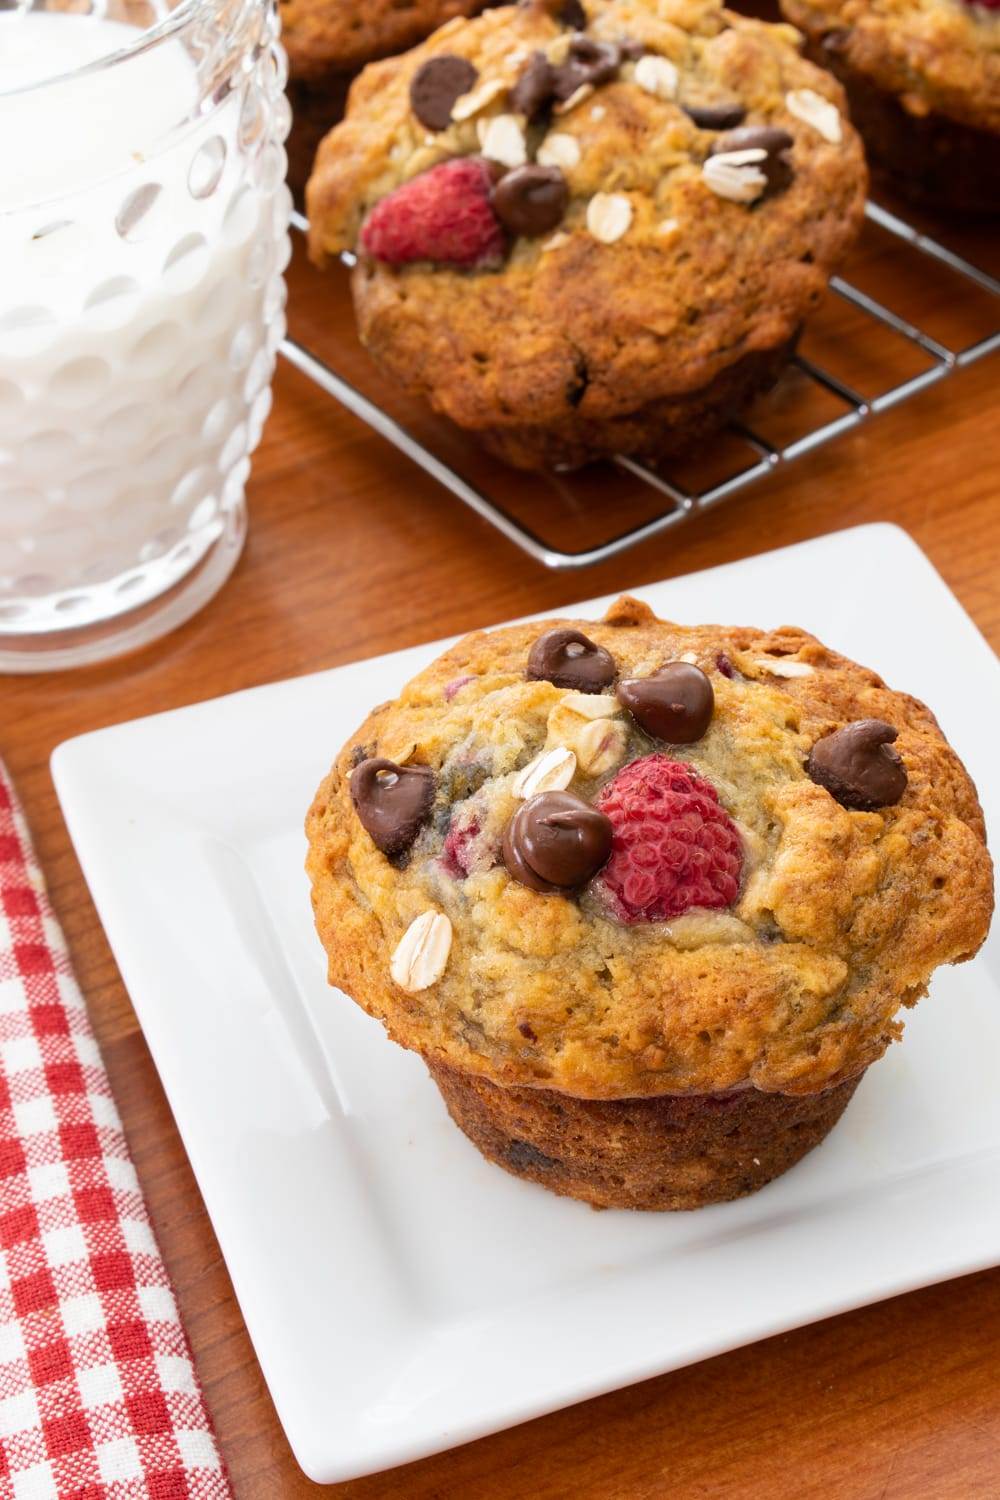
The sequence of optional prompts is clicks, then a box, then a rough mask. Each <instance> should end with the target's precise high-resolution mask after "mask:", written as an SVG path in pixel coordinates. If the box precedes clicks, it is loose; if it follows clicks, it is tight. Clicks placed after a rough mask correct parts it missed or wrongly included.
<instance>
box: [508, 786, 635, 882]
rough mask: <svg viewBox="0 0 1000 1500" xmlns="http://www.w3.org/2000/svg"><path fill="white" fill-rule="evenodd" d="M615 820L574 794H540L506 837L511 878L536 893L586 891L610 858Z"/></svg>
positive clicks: (522, 809)
mask: <svg viewBox="0 0 1000 1500" xmlns="http://www.w3.org/2000/svg"><path fill="white" fill-rule="evenodd" d="M611 836H612V828H611V819H610V818H606V817H605V816H604V814H603V813H602V812H598V811H597V808H596V807H591V806H590V803H589V802H584V801H583V800H582V798H580V797H574V796H573V793H572V792H541V793H539V795H538V796H537V797H531V798H529V800H528V801H527V802H523V803H522V804H521V806H520V807H519V808H518V810H517V812H516V813H515V814H514V816H513V817H512V818H511V820H510V822H509V823H508V824H507V828H506V831H505V833H504V836H503V862H504V864H505V865H506V866H507V870H508V873H509V874H510V875H512V876H513V878H514V879H515V880H519V881H520V882H521V884H522V885H526V886H529V887H530V888H531V889H532V890H533V891H567V890H575V889H577V888H578V887H579V886H581V885H586V883H587V881H588V880H589V879H590V878H591V876H592V875H596V874H597V872H598V870H599V869H600V868H601V866H602V865H603V864H604V863H605V862H606V860H607V858H608V855H609V854H610V853H611Z"/></svg>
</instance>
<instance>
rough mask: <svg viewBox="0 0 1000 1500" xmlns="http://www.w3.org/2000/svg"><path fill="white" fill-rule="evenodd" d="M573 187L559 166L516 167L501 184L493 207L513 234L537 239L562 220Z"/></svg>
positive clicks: (502, 179) (495, 192) (497, 188)
mask: <svg viewBox="0 0 1000 1500" xmlns="http://www.w3.org/2000/svg"><path fill="white" fill-rule="evenodd" d="M568 202H569V188H568V186H567V184H566V179H565V177H564V176H563V174H562V173H561V172H560V170H559V168H558V167H539V166H527V167H516V168H515V169H514V171H513V172H508V173H507V174H506V175H505V176H504V177H503V178H501V180H500V182H499V183H498V184H497V186H496V189H495V190H494V193H493V208H494V210H495V211H496V216H497V218H498V219H499V220H500V222H501V224H502V225H503V226H504V228H505V229H509V230H510V232H511V234H519V235H525V236H526V237H527V238H528V239H535V238H537V236H538V235H540V234H548V232H549V230H550V229H555V227H556V225H557V224H560V223H561V222H562V217H563V214H564V213H565V212H566V205H567V203H568Z"/></svg>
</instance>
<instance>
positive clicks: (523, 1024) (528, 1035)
mask: <svg viewBox="0 0 1000 1500" xmlns="http://www.w3.org/2000/svg"><path fill="white" fill-rule="evenodd" d="M517 1029H518V1031H519V1032H520V1033H521V1035H522V1036H523V1037H524V1038H525V1040H526V1041H529V1042H537V1041H538V1038H537V1036H536V1035H535V1033H534V1031H533V1030H532V1028H531V1027H530V1026H529V1025H528V1023H527V1021H518V1023H517Z"/></svg>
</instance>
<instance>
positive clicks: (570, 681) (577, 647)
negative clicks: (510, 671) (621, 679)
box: [527, 629, 618, 693]
mask: <svg viewBox="0 0 1000 1500" xmlns="http://www.w3.org/2000/svg"><path fill="white" fill-rule="evenodd" d="M617 675H618V669H617V668H616V666H615V662H614V657H613V656H612V655H611V653H610V652H608V651H605V649H604V647H603V646H598V645H597V643H596V642H595V641H592V640H591V639H590V637H589V636H586V635H584V634H583V632H582V631H581V630H563V629H558V630H547V631H546V632H545V634H544V635H540V636H539V637H538V639H537V641H536V642H535V644H534V645H533V646H532V648H531V650H530V651H529V653H528V671H527V676H528V680H529V682H539V681H541V682H554V683H555V685H556V687H561V688H574V689H575V690H576V691H577V692H578V693H603V691H604V689H605V688H606V687H610V686H611V684H612V683H613V682H614V680H615V678H616V676H617Z"/></svg>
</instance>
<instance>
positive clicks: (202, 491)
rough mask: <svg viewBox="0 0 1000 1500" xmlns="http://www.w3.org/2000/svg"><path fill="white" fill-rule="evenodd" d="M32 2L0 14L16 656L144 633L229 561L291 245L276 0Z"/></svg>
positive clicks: (174, 621) (5, 396) (5, 522)
mask: <svg viewBox="0 0 1000 1500" xmlns="http://www.w3.org/2000/svg"><path fill="white" fill-rule="evenodd" d="M0 3H2V0H0ZM43 3H44V4H45V6H46V8H45V9H41V8H37V9H32V7H31V6H30V5H22V6H19V7H18V8H16V9H0V140H2V141H3V142H4V145H3V149H2V151H0V671H7V672H12V671H13V672H19V671H38V670H41V669H45V668H60V667H68V666H75V665H80V664H83V663H87V662H93V661H98V660H101V659H103V658H105V657H108V656H112V655H115V654H117V653H119V652H121V651H125V650H129V649H132V648H133V647H135V646H139V645H142V644H145V643H146V642H148V641H150V640H153V639H155V638H156V637H157V636H159V635H162V634H163V633H164V632H165V631H167V630H170V629H172V628H173V627H174V626H176V625H178V624H180V623H181V621H183V620H185V619H187V618H188V617H189V616H190V615H192V614H193V613H194V612H195V611H196V610H197V609H199V608H201V606H202V605H203V604H205V603H206V602H207V600H208V599H210V598H211V597H212V595H213V594H214V593H215V592H216V590H217V589H218V588H219V587H220V586H221V584H222V583H223V582H224V581H225V580H226V578H227V577H228V576H229V574H230V572H231V571H232V569H233V567H234V566H235V564H236V561H237V559H238V557H239V554H240V549H241V546H242V543H243V538H244V534H245V530H246V508H245V499H244V487H245V484H246V479H247V475H248V473H249V470H250V454H251V453H252V452H253V449H254V447H255V446H256V444H257V442H258V440H259V438H260V434H261V429H262V427H263V425H264V422H265V420H266V418H267V414H268V410H269V408H270V403H271V394H270V383H271V375H272V372H273V369H274V361H275V355H276V351H277V349H278V345H279V344H280V342H281V340H282V338H283V336H284V332H285V321H284V304H285V287H284V282H283V280H282V272H283V271H284V269H285V266H286V265H287V263H288V258H289V254H290V249H289V243H288V218H289V211H290V208H291V199H290V196H289V193H288V190H287V188H286V187H285V182H284V178H285V168H286V158H285V152H284V148H283V145H282V142H283V141H284V139H285V136H286V134H287V131H288V125H289V118H290V116H289V110H288V105H287V102H286V100H285V97H284V83H285V59H284V54H283V53H282V51H281V48H280V47H279V46H278V44H277V40H276V38H277V32H278V24H277V19H276V15H275V6H274V3H273V0H180V3H179V4H176V5H175V7H174V8H172V9H171V8H170V6H169V0H166V3H165V0H55V8H51V7H52V6H53V0H43ZM88 5H90V6H91V8H90V10H89V11H88V10H87V6H88Z"/></svg>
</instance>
